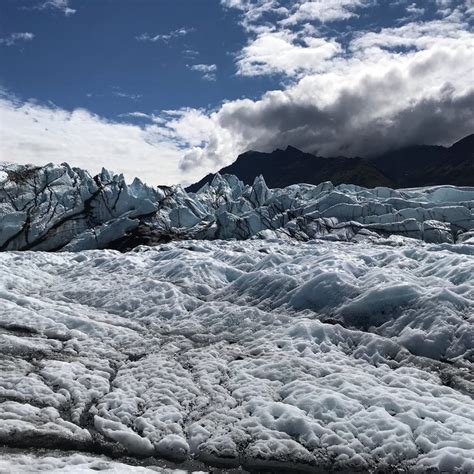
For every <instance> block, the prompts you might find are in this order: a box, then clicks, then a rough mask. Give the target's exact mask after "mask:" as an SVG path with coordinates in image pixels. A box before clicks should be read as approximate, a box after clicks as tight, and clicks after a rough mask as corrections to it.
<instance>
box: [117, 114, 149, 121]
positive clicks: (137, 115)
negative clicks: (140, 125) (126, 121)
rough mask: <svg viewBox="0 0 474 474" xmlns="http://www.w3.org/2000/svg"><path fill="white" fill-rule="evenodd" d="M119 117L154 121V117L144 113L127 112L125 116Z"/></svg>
mask: <svg viewBox="0 0 474 474" xmlns="http://www.w3.org/2000/svg"><path fill="white" fill-rule="evenodd" d="M119 117H124V118H138V119H145V120H152V118H153V115H150V114H145V113H144V112H127V113H125V114H120V115H119Z"/></svg>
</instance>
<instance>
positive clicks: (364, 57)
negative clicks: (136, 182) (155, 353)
mask: <svg viewBox="0 0 474 474" xmlns="http://www.w3.org/2000/svg"><path fill="white" fill-rule="evenodd" d="M0 13H1V17H0V21H1V23H0V61H1V65H2V67H1V71H0V93H1V96H0V97H1V108H0V125H1V128H0V133H1V136H0V138H1V139H2V141H1V142H0V159H1V160H5V161H15V162H33V163H36V164H44V163H46V162H48V161H53V162H62V161H70V162H72V164H73V165H77V166H82V167H85V168H87V169H90V170H91V171H92V172H95V171H97V170H98V169H100V167H101V166H106V167H107V168H111V169H113V170H115V171H118V172H124V173H125V174H126V176H127V178H131V177H132V176H133V175H138V176H140V177H141V178H143V179H145V180H146V181H147V182H150V183H152V184H159V183H164V184H170V183H175V182H182V183H184V184H187V183H189V182H192V181H194V180H196V179H198V178H200V177H201V175H203V174H205V173H207V172H209V171H215V170H216V169H218V168H220V167H221V166H224V165H226V164H228V163H230V162H231V161H233V160H234V159H235V158H236V157H237V155H238V153H241V152H243V151H246V150H248V149H250V148H253V149H259V150H262V151H269V150H271V149H273V148H276V147H282V146H286V145H293V146H297V147H299V148H302V149H304V150H306V151H311V152H319V153H321V154H324V155H327V156H331V155H336V154H347V155H364V156H369V155H370V154H374V153H377V152H380V151H384V150H386V149H390V148H393V147H395V146H403V145H405V144H411V143H434V142H436V143H441V144H448V143H450V142H452V141H454V140H456V139H458V138H461V136H463V134H466V133H469V132H472V131H473V128H474V127H473V123H474V121H473V113H472V105H473V100H472V98H473V97H474V90H473V84H474V76H473V68H472V63H473V33H472V25H473V14H474V4H473V1H472V0H459V1H455V0H424V1H418V2H412V1H405V0H398V1H382V0H381V1H376V0H325V1H318V0H295V1H291V2H289V1H284V0H221V1H219V0H133V1H132V0H2V4H1V6H0Z"/></svg>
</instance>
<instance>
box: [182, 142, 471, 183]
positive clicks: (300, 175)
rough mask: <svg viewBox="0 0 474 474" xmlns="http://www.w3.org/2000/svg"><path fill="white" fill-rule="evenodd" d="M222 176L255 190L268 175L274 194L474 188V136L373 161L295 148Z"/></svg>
mask: <svg viewBox="0 0 474 474" xmlns="http://www.w3.org/2000/svg"><path fill="white" fill-rule="evenodd" d="M219 173H220V174H225V173H227V174H234V175H236V176H238V177H239V178H240V179H241V180H242V181H243V182H244V183H246V184H251V183H252V182H253V180H254V179H255V177H256V176H258V175H260V174H262V175H263V176H264V178H265V181H266V182H267V185H268V186H269V187H271V188H276V187H284V186H288V185H290V184H297V183H309V184H318V183H320V182H322V181H332V182H333V183H334V184H342V183H346V184H349V183H350V184H358V185H360V186H365V187H375V186H390V187H396V188H404V187H413V186H429V185H437V184H453V185H457V186H470V185H471V186H474V134H473V135H469V136H467V137H465V138H463V139H462V140H460V141H459V142H457V143H455V144H454V145H452V146H451V147H449V148H447V147H443V146H435V145H415V146H410V147H405V148H401V149H399V150H394V151H390V152H388V153H384V154H382V155H379V156H376V157H373V158H371V159H364V158H345V157H334V158H323V157H320V156H315V155H312V154H310V153H304V152H302V151H300V150H298V149H297V148H294V147H291V146H289V147H287V148H286V149H285V150H275V151H273V152H271V153H261V152H257V151H248V152H246V153H243V154H242V155H240V156H239V157H238V158H237V160H236V161H235V162H234V163H232V164H231V165H229V166H226V167H225V168H222V169H221V170H219ZM213 176H214V175H213V174H208V175H207V176H205V177H204V178H203V179H201V180H200V181H199V182H198V183H195V184H193V185H191V186H189V187H188V188H187V191H190V192H196V191H197V190H198V189H199V188H201V186H203V185H204V184H205V183H208V182H210V181H211V180H212V178H213Z"/></svg>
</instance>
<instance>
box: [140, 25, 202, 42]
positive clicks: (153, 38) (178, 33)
mask: <svg viewBox="0 0 474 474" xmlns="http://www.w3.org/2000/svg"><path fill="white" fill-rule="evenodd" d="M193 31H194V28H185V27H181V28H178V29H177V30H173V31H170V32H168V33H163V34H157V35H151V34H149V33H142V34H141V35H138V36H135V39H136V40H138V41H149V42H152V43H155V42H157V41H162V42H164V43H168V42H169V41H170V40H172V39H174V38H179V37H182V36H186V35H188V34H189V33H192V32H193Z"/></svg>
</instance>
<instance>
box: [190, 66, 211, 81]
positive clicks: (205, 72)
mask: <svg viewBox="0 0 474 474" xmlns="http://www.w3.org/2000/svg"><path fill="white" fill-rule="evenodd" d="M188 68H189V69H191V71H197V72H200V73H202V76H201V77H202V78H203V79H205V80H207V81H215V80H216V74H215V72H216V71H217V65H215V64H192V65H188Z"/></svg>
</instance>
